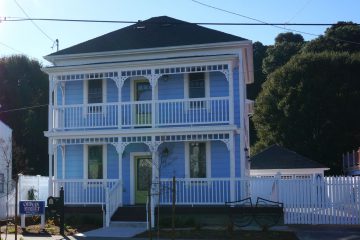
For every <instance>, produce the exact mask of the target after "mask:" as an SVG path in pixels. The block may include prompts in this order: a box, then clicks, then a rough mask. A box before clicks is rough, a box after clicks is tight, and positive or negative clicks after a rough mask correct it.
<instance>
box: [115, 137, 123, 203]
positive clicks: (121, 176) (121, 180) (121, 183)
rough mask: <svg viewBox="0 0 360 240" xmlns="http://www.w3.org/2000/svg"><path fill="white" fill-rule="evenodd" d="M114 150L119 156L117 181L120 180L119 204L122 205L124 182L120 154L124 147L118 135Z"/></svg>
mask: <svg viewBox="0 0 360 240" xmlns="http://www.w3.org/2000/svg"><path fill="white" fill-rule="evenodd" d="M116 151H117V153H118V157H119V181H120V185H121V186H120V196H119V198H120V203H119V205H120V206H122V205H123V196H122V192H123V186H124V183H123V181H124V180H123V171H122V163H123V158H122V155H123V152H124V147H123V146H122V144H121V137H119V142H118V143H117V145H116Z"/></svg>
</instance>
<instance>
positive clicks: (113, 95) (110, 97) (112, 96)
mask: <svg viewBox="0 0 360 240" xmlns="http://www.w3.org/2000/svg"><path fill="white" fill-rule="evenodd" d="M106 93H107V99H106V102H118V88H117V86H116V84H115V82H114V81H113V80H111V79H106Z"/></svg>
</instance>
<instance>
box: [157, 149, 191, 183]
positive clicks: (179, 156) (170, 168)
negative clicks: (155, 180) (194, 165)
mask: <svg viewBox="0 0 360 240" xmlns="http://www.w3.org/2000/svg"><path fill="white" fill-rule="evenodd" d="M165 148H167V149H168V150H169V155H168V157H166V158H165V157H163V158H162V159H161V157H160V156H161V152H163V150H164V149H165ZM184 151H185V143H183V142H176V143H163V144H161V146H160V147H159V152H160V154H159V160H162V161H163V164H162V170H161V177H162V178H172V177H173V176H175V177H176V178H184V177H185V162H184V159H185V153H184Z"/></svg>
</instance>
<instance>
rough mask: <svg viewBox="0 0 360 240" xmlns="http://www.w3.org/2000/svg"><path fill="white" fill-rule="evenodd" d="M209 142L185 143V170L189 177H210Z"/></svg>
mask: <svg viewBox="0 0 360 240" xmlns="http://www.w3.org/2000/svg"><path fill="white" fill-rule="evenodd" d="M209 148H210V144H209V143H208V142H189V143H187V145H186V166H185V167H186V172H187V174H186V175H187V176H189V177H190V178H208V177H210V175H211V173H210V149H209Z"/></svg>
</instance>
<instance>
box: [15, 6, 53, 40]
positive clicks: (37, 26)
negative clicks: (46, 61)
mask: <svg viewBox="0 0 360 240" xmlns="http://www.w3.org/2000/svg"><path fill="white" fill-rule="evenodd" d="M14 2H15V3H16V5H17V6H18V7H19V8H20V10H21V11H22V12H23V13H24V14H25V16H26V17H28V18H29V19H31V17H30V16H29V15H28V14H27V13H26V12H25V10H24V9H23V8H22V7H21V5H20V4H19V3H18V2H17V1H16V0H14ZM30 21H31V22H32V24H34V26H35V27H36V28H37V29H38V30H39V31H40V32H41V33H42V34H43V35H44V36H45V37H47V38H48V39H49V40H50V41H51V42H52V43H53V42H55V40H54V39H52V38H51V37H50V36H49V35H48V34H46V32H45V31H44V30H42V29H41V28H40V27H39V25H37V24H36V23H35V22H34V21H32V20H30Z"/></svg>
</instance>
